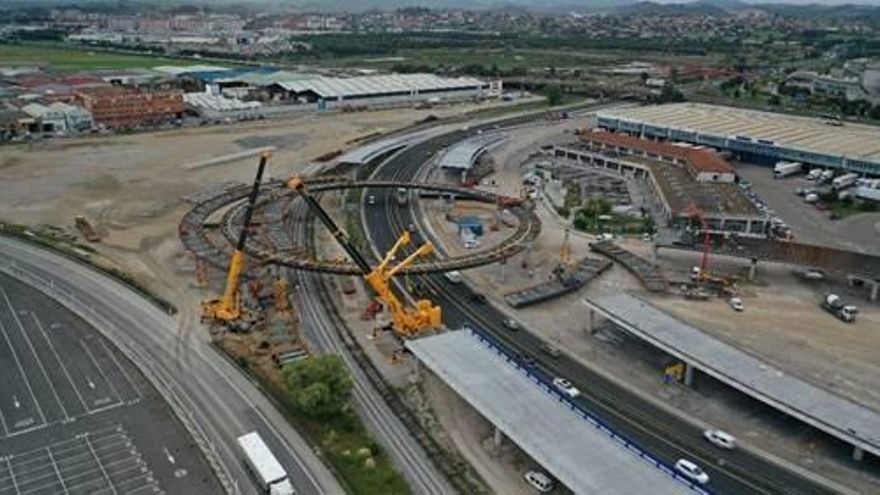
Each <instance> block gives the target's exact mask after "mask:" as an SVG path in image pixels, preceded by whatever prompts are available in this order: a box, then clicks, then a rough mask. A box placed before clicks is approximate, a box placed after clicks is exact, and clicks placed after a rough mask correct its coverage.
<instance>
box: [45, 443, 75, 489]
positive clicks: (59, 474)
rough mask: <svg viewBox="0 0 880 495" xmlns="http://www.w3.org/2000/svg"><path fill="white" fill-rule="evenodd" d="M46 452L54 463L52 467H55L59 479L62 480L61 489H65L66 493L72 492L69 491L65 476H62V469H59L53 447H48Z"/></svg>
mask: <svg viewBox="0 0 880 495" xmlns="http://www.w3.org/2000/svg"><path fill="white" fill-rule="evenodd" d="M46 454H48V455H49V462H51V463H52V467H53V468H54V469H55V474H56V475H57V476H58V480H59V481H60V482H61V489H62V490H64V493H70V492H69V491H67V485H65V483H64V476H61V471H59V470H58V464H57V463H56V462H55V458H54V457H53V456H52V449H51V448H49V447H46Z"/></svg>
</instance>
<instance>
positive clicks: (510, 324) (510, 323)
mask: <svg viewBox="0 0 880 495" xmlns="http://www.w3.org/2000/svg"><path fill="white" fill-rule="evenodd" d="M503 323H504V326H505V327H507V329H508V330H511V331H513V332H515V331H517V330H519V322H518V321H516V320H514V319H513V318H505V319H504V321H503Z"/></svg>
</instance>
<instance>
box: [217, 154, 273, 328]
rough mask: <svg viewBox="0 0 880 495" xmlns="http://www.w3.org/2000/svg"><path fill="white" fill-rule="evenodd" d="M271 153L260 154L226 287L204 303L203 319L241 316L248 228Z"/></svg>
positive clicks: (230, 262) (227, 274)
mask: <svg viewBox="0 0 880 495" xmlns="http://www.w3.org/2000/svg"><path fill="white" fill-rule="evenodd" d="M269 156H271V153H270V152H268V151H264V152H263V153H261V154H260V164H259V165H258V166H257V176H256V178H255V179H254V185H253V186H252V187H251V192H250V194H249V195H248V202H247V206H246V207H245V210H244V220H243V222H242V225H241V232H240V233H239V234H238V242H237V243H236V244H235V252H233V253H232V258H231V259H230V260H229V270H228V271H227V272H226V288H225V289H224V290H223V296H222V297H221V298H220V299H213V300H210V301H205V302H203V303H202V319H203V320H215V321H223V322H229V321H232V320H237V319H238V318H239V317H241V295H240V294H239V291H238V285H239V281H240V279H241V272H242V271H243V270H244V246H245V243H246V242H247V236H248V228H249V227H250V224H251V217H252V216H253V214H254V205H255V204H256V202H257V194H259V192H260V184H261V183H262V181H263V171H264V170H265V169H266V162H267V161H268V160H269Z"/></svg>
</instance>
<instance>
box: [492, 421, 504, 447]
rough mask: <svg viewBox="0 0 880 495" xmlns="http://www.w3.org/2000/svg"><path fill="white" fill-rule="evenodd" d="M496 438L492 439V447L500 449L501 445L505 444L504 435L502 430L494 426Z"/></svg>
mask: <svg viewBox="0 0 880 495" xmlns="http://www.w3.org/2000/svg"><path fill="white" fill-rule="evenodd" d="M494 430H495V432H494V436H493V438H492V445H494V446H495V449H496V450H497V449H500V448H501V444H502V443H503V442H504V433H502V432H501V428H498V427H497V426H494Z"/></svg>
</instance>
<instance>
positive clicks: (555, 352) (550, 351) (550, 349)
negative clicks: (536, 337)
mask: <svg viewBox="0 0 880 495" xmlns="http://www.w3.org/2000/svg"><path fill="white" fill-rule="evenodd" d="M541 352H543V353H545V354H547V355H549V356H550V357H552V358H558V357H559V356H561V355H562V353H561V352H559V349H557V348H556V347H555V346H553V345H552V344H549V343H547V342H545V343H543V344H541Z"/></svg>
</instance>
